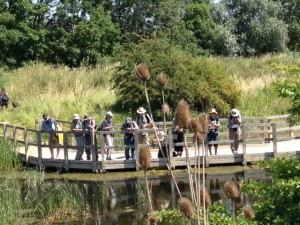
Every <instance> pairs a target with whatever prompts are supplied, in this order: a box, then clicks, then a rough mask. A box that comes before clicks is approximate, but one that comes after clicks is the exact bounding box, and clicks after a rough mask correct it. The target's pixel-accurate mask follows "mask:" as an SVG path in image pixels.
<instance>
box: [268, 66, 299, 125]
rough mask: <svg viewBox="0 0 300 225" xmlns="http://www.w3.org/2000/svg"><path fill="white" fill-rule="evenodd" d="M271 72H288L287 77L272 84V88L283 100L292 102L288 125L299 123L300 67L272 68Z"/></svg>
mask: <svg viewBox="0 0 300 225" xmlns="http://www.w3.org/2000/svg"><path fill="white" fill-rule="evenodd" d="M272 70H280V71H283V72H288V73H289V76H288V77H285V78H282V79H280V80H278V81H277V82H275V83H274V84H273V87H274V88H275V90H276V91H277V93H278V94H279V96H281V97H283V98H289V99H291V100H292V108H291V109H290V110H289V111H290V113H291V116H290V118H289V119H290V123H291V124H296V123H299V122H300V67H299V66H285V67H281V66H273V68H272Z"/></svg>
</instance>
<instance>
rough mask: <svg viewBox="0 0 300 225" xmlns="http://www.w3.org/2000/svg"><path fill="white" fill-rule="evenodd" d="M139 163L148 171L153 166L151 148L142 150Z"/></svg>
mask: <svg viewBox="0 0 300 225" xmlns="http://www.w3.org/2000/svg"><path fill="white" fill-rule="evenodd" d="M139 163H140V165H141V167H142V168H143V169H144V170H147V169H148V168H149V167H150V165H151V154H150V150H149V147H142V148H140V152H139Z"/></svg>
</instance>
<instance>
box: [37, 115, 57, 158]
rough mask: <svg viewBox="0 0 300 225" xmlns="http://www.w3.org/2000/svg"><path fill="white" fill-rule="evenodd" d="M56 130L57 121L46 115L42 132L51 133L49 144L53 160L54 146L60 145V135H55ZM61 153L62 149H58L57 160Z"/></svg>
mask: <svg viewBox="0 0 300 225" xmlns="http://www.w3.org/2000/svg"><path fill="white" fill-rule="evenodd" d="M56 130H57V124H56V121H55V120H54V119H53V118H50V117H49V116H48V114H47V113H44V114H43V122H42V127H41V131H49V132H50V133H49V139H48V144H49V149H50V154H51V159H54V153H53V145H59V138H58V135H57V134H56V133H55V131H56ZM59 151H60V148H59V147H57V154H56V158H58V155H59Z"/></svg>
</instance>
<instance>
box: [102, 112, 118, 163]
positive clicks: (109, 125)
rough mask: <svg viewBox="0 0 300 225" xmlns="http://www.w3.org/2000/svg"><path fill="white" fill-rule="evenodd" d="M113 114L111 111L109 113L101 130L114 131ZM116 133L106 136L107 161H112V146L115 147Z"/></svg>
mask: <svg viewBox="0 0 300 225" xmlns="http://www.w3.org/2000/svg"><path fill="white" fill-rule="evenodd" d="M113 116H114V115H113V114H112V112H111V111H108V112H107V113H106V115H105V119H104V120H103V122H102V123H101V130H102V131H114V124H113V120H112V118H113ZM114 136H115V135H114V133H113V132H112V133H108V134H104V135H103V137H104V142H105V145H106V147H108V148H107V154H106V160H111V151H112V146H114Z"/></svg>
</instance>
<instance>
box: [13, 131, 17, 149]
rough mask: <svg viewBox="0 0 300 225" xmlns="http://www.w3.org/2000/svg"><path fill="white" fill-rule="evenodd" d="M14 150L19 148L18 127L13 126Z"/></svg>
mask: <svg viewBox="0 0 300 225" xmlns="http://www.w3.org/2000/svg"><path fill="white" fill-rule="evenodd" d="M13 139H14V152H16V150H17V128H16V127H15V126H13Z"/></svg>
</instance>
